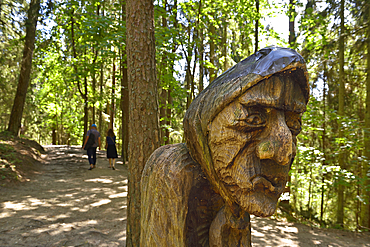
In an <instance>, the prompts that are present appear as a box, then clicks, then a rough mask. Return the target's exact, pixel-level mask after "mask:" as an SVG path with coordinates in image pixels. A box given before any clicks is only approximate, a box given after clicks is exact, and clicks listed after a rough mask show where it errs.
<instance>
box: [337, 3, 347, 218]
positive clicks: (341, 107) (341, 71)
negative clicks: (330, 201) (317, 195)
mask: <svg viewBox="0 0 370 247" xmlns="http://www.w3.org/2000/svg"><path fill="white" fill-rule="evenodd" d="M344 83H345V79H344V0H341V2H340V37H339V109H338V114H339V116H340V117H344V93H345V85H344ZM341 121H342V119H340V120H339V138H343V137H344V133H343V126H342V122H341ZM340 145H341V144H340ZM344 165H345V163H344V150H340V151H339V166H340V168H341V169H342V170H343V169H345V167H344ZM340 179H341V178H339V180H340ZM339 182H340V181H339ZM343 214H344V185H343V184H342V183H339V186H338V204H337V223H338V224H340V225H343V218H344V215H343Z"/></svg>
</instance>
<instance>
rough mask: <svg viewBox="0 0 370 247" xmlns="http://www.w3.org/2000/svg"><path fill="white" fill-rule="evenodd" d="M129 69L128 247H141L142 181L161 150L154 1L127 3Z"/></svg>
mask: <svg viewBox="0 0 370 247" xmlns="http://www.w3.org/2000/svg"><path fill="white" fill-rule="evenodd" d="M126 14H127V18H126V26H127V27H126V30H127V66H128V68H127V69H128V88H129V97H130V121H129V130H130V131H129V184H128V212H127V234H126V236H127V246H128V247H131V246H139V245H140V207H141V191H140V179H141V174H142V171H143V169H144V166H145V163H146V161H147V159H148V158H149V156H150V154H151V153H152V152H153V151H154V150H155V149H157V148H158V147H159V146H160V138H159V131H160V130H159V116H158V91H157V89H158V85H157V78H156V65H155V39H154V6H153V2H152V1H151V0H128V1H127V3H126Z"/></svg>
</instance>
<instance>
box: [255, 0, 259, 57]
mask: <svg viewBox="0 0 370 247" xmlns="http://www.w3.org/2000/svg"><path fill="white" fill-rule="evenodd" d="M256 15H257V17H256V20H255V23H254V40H255V41H254V52H257V51H258V26H259V17H260V1H259V0H256Z"/></svg>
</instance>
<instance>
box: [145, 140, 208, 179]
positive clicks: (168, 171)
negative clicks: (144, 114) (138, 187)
mask: <svg viewBox="0 0 370 247" xmlns="http://www.w3.org/2000/svg"><path fill="white" fill-rule="evenodd" d="M200 171H201V169H200V166H199V165H198V164H197V163H195V162H194V160H193V159H192V158H191V156H190V154H189V150H188V149H187V147H186V145H185V144H184V143H180V144H172V145H166V146H162V147H160V148H158V149H156V150H155V151H154V152H153V154H152V155H151V156H150V157H149V159H148V161H147V163H146V165H145V168H144V171H143V175H142V180H144V181H145V180H146V179H147V178H149V177H152V178H154V177H153V175H155V174H158V175H159V174H160V175H164V176H159V177H157V179H161V180H162V179H164V180H166V181H168V182H169V181H172V182H173V183H178V182H180V181H181V180H182V179H181V178H180V177H179V176H180V174H182V173H189V172H190V173H191V174H186V175H187V176H189V175H197V174H198V173H199V172H200ZM179 178H180V181H179V180H178V179H179Z"/></svg>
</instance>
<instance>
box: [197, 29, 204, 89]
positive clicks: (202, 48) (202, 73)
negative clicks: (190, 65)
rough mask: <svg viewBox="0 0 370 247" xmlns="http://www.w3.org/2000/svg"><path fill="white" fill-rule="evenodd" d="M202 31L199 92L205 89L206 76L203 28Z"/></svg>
mask: <svg viewBox="0 0 370 247" xmlns="http://www.w3.org/2000/svg"><path fill="white" fill-rule="evenodd" d="M199 33H200V45H199V60H200V61H199V88H198V91H199V93H200V92H202V91H203V89H204V83H203V77H204V46H203V39H204V34H203V30H199Z"/></svg>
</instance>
